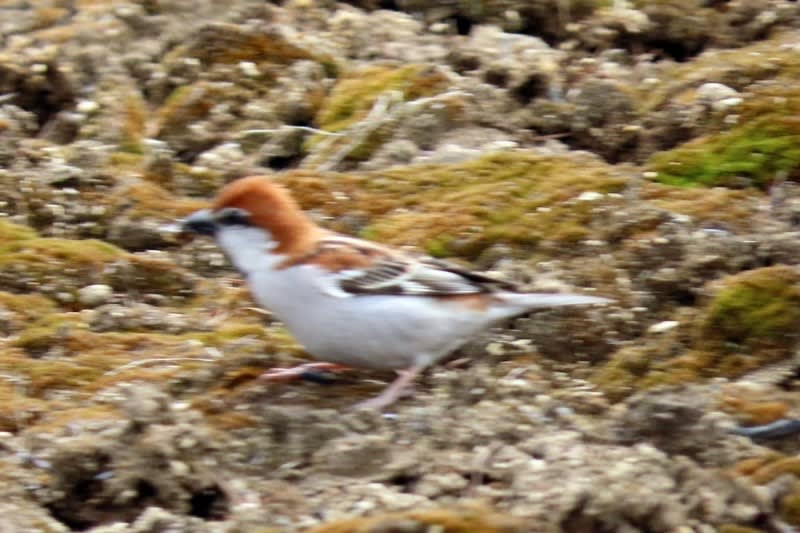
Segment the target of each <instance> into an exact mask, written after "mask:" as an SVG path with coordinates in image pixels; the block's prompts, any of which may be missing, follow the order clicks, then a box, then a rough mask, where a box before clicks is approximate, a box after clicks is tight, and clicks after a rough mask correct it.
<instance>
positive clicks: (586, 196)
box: [578, 191, 604, 202]
mask: <svg viewBox="0 0 800 533" xmlns="http://www.w3.org/2000/svg"><path fill="white" fill-rule="evenodd" d="M603 196H604V195H603V193H601V192H597V191H584V192H582V193H581V194H580V196H578V201H580V202H596V201H597V200H600V199H602V198H603Z"/></svg>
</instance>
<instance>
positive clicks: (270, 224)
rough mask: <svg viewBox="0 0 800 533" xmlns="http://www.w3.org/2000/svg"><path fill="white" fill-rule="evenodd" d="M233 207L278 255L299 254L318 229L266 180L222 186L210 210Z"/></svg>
mask: <svg viewBox="0 0 800 533" xmlns="http://www.w3.org/2000/svg"><path fill="white" fill-rule="evenodd" d="M226 207H235V208H239V209H242V210H244V211H246V212H247V213H248V214H249V217H250V222H251V223H252V224H253V225H254V226H257V227H260V228H262V229H264V230H266V231H268V232H269V233H270V235H271V236H272V238H273V239H274V240H275V241H276V242H277V244H278V246H277V248H276V249H275V251H276V252H278V253H284V254H296V253H303V251H304V250H305V249H307V248H308V247H309V246H311V245H312V243H313V241H314V240H315V239H316V238H317V235H318V234H319V233H320V231H321V230H320V229H319V228H317V226H316V225H315V224H314V223H313V222H312V221H311V219H310V218H309V217H308V216H307V215H306V214H305V213H304V212H303V211H302V210H301V209H300V206H299V205H298V204H297V202H296V201H295V200H294V198H292V196H291V194H290V193H289V191H287V190H286V189H285V188H284V187H282V186H281V185H278V184H277V183H273V182H272V181H270V179H269V178H267V177H266V176H248V177H246V178H240V179H238V180H236V181H233V182H231V183H229V184H228V185H226V186H225V187H224V188H223V189H222V190H221V191H220V192H219V194H218V195H217V197H216V199H215V200H214V203H213V204H212V207H211V208H212V210H214V211H217V210H219V209H223V208H226Z"/></svg>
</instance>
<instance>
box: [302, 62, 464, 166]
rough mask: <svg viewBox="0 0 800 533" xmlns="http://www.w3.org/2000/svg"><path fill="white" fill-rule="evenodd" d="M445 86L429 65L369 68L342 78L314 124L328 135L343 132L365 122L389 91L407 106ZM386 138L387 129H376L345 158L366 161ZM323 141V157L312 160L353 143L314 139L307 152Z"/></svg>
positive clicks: (444, 79) (443, 78) (444, 80)
mask: <svg viewBox="0 0 800 533" xmlns="http://www.w3.org/2000/svg"><path fill="white" fill-rule="evenodd" d="M447 86H448V78H447V76H446V75H445V74H444V73H443V72H442V71H440V70H438V69H436V68H434V67H432V66H429V65H416V64H410V65H405V66H402V67H394V66H372V67H368V68H365V69H359V70H354V71H351V72H348V73H345V74H343V75H342V76H341V78H340V79H339V80H338V81H337V83H336V85H335V86H334V88H333V90H332V91H331V93H330V95H329V96H328V97H327V98H326V99H325V100H324V103H323V104H322V106H321V107H320V109H319V112H318V113H317V116H316V120H315V122H316V124H317V126H318V127H319V128H321V129H323V130H325V131H328V132H334V133H335V132H339V131H343V130H346V129H348V128H349V127H351V126H353V125H354V124H356V123H357V122H359V121H361V120H362V119H364V118H365V117H366V116H367V115H368V114H369V112H370V110H371V109H372V107H373V106H374V105H375V102H376V101H377V100H378V98H380V97H381V96H382V95H386V93H388V92H389V91H395V92H397V93H398V94H399V95H400V99H401V100H402V101H404V102H409V101H412V100H416V99H418V98H423V97H426V96H432V95H435V94H438V93H441V92H443V91H444V90H445V89H446V88H447ZM388 135H389V132H388V131H387V130H386V128H383V127H381V128H377V129H375V130H374V131H372V132H370V134H369V135H368V136H367V137H366V138H365V139H364V141H363V142H362V143H361V145H360V146H354V147H352V149H351V151H350V153H349V154H348V156H347V157H348V158H349V159H351V160H356V161H363V160H366V159H368V158H369V157H370V155H371V154H372V153H373V152H374V151H375V149H376V148H377V147H378V146H380V144H381V143H382V142H383V141H384V140H385V139H386V137H387V136H388ZM323 140H325V141H326V142H328V143H329V144H328V145H327V146H326V149H325V153H324V154H316V155H315V157H318V158H324V157H325V155H326V154H333V153H335V152H336V151H337V150H338V149H339V148H340V147H341V146H342V145H346V144H348V143H350V142H352V141H351V139H350V138H349V136H348V137H342V138H332V137H328V136H323V135H314V136H312V137H310V138H309V139H308V141H307V149H309V150H310V149H312V148H313V147H315V146H317V145H318V144H319V143H320V142H322V141H323Z"/></svg>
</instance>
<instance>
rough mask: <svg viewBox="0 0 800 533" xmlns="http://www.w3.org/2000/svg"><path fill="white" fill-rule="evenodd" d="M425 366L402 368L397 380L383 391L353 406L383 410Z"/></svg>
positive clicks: (395, 399)
mask: <svg viewBox="0 0 800 533" xmlns="http://www.w3.org/2000/svg"><path fill="white" fill-rule="evenodd" d="M423 369H424V367H420V366H412V367H411V368H409V369H407V370H401V371H400V372H399V374H400V375H399V376H398V377H397V379H396V380H394V381H393V382H392V384H391V385H389V386H388V387H386V388H385V389H384V390H383V392H382V393H380V394H379V395H378V396H375V397H374V398H370V399H369V400H364V401H363V402H358V403H357V404H355V405H354V406H353V407H354V408H355V409H375V410H381V409H383V408H384V407H386V406H388V405H391V404H393V403H394V402H396V401H397V399H398V398H399V397H400V396H401V394H402V393H403V390H405V388H406V387H408V385H410V384H411V382H412V381H414V379H415V378H416V377H417V376H418V375H419V374H420V372H422V370H423Z"/></svg>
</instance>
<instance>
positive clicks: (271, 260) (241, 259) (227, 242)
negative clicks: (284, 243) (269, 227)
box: [216, 227, 283, 274]
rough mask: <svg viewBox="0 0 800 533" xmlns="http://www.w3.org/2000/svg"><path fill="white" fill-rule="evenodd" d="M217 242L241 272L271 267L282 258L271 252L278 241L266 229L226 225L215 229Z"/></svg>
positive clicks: (247, 272) (246, 272) (245, 272)
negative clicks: (217, 229)
mask: <svg viewBox="0 0 800 533" xmlns="http://www.w3.org/2000/svg"><path fill="white" fill-rule="evenodd" d="M216 237H217V243H218V244H219V246H220V248H222V250H223V251H224V252H225V254H226V255H227V256H228V259H229V260H230V261H231V263H233V265H234V266H235V267H236V268H238V269H239V271H241V272H242V273H243V274H249V273H250V272H253V271H255V270H260V269H265V268H271V267H273V266H275V265H276V264H277V263H279V262H280V261H281V260H282V259H283V258H282V257H281V256H280V255H277V254H273V253H271V252H272V250H274V249H275V248H276V247H277V246H278V243H277V242H275V241H274V240H273V239H272V236H271V235H270V234H269V232H268V231H265V230H262V229H259V228H250V227H227V228H222V229H220V230H219V231H217V235H216Z"/></svg>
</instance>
